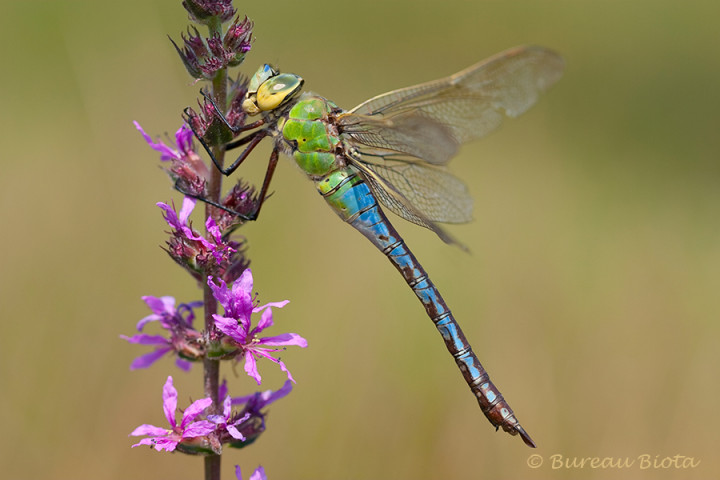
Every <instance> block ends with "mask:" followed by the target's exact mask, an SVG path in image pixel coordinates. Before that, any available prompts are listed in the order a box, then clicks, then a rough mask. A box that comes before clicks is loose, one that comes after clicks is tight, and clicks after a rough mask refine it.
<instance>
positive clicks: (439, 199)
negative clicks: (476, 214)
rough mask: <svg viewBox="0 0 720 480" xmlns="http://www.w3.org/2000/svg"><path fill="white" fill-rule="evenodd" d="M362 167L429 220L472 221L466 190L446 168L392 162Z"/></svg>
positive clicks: (471, 203) (471, 204) (470, 199)
mask: <svg viewBox="0 0 720 480" xmlns="http://www.w3.org/2000/svg"><path fill="white" fill-rule="evenodd" d="M361 161H362V160H361ZM363 163H365V164H366V166H367V168H368V169H370V170H372V171H373V172H374V173H375V174H377V175H379V176H381V177H382V178H384V179H385V180H386V181H387V182H388V183H390V184H392V186H393V187H395V189H396V190H397V191H398V192H399V193H401V194H402V195H403V197H405V199H406V200H407V201H408V202H409V203H410V204H412V205H413V206H414V207H415V208H416V209H417V210H418V211H420V212H421V213H422V214H423V215H424V216H425V217H426V218H427V219H429V220H431V221H433V222H443V223H465V222H469V221H470V220H472V208H473V201H472V197H471V196H470V193H469V192H468V189H467V186H466V185H465V184H464V183H463V182H462V181H461V180H460V179H459V178H457V177H455V176H454V175H452V174H450V173H449V172H448V171H447V170H445V169H444V168H439V167H434V166H431V165H423V164H419V163H407V162H396V161H393V160H388V161H386V162H384V163H383V164H380V163H378V164H368V163H366V162H363Z"/></svg>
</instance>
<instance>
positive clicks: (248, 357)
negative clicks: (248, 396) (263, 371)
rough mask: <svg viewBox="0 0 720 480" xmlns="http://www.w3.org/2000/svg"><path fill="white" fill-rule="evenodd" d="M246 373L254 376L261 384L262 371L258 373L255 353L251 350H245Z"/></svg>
mask: <svg viewBox="0 0 720 480" xmlns="http://www.w3.org/2000/svg"><path fill="white" fill-rule="evenodd" d="M245 373H247V374H248V375H250V376H251V377H252V378H254V379H255V381H256V382H257V384H258V385H260V384H261V378H260V373H258V369H257V363H256V362H255V357H253V354H252V352H250V351H247V352H245Z"/></svg>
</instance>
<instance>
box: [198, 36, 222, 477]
mask: <svg viewBox="0 0 720 480" xmlns="http://www.w3.org/2000/svg"><path fill="white" fill-rule="evenodd" d="M209 30H210V35H211V36H212V35H213V34H221V30H222V26H221V25H220V22H217V23H214V24H211V25H209ZM212 96H213V99H214V100H215V104H216V105H218V106H220V108H222V109H223V110H224V109H225V106H226V105H227V69H224V68H223V69H221V70H220V71H218V73H217V75H216V76H215V78H213V82H212ZM212 151H213V155H215V158H216V159H217V161H218V163H219V164H220V166H222V165H223V162H224V160H225V147H224V146H222V145H221V146H214V147H212ZM210 172H211V173H210V181H209V182H208V198H209V199H210V200H212V201H214V202H219V201H220V193H221V191H222V177H223V176H222V173H221V172H220V170H219V169H217V168H211V169H210ZM211 208H212V207H210V205H209V204H205V219H206V220H207V218H208V217H209V216H210V209H211ZM203 300H204V301H205V332H206V334H207V336H208V339H211V338H214V337H215V336H216V335H215V331H216V330H215V322H214V320H213V314H216V313H217V301H216V300H215V297H213V295H212V290H210V287H209V286H208V285H207V283H206V284H205V285H204V287H203ZM203 367H204V369H203V372H204V375H203V383H204V390H205V396H206V397H210V398H212V401H213V404H212V407H211V410H212V412H213V413H215V414H217V413H220V411H221V410H220V400H219V398H218V388H219V385H220V362H219V361H218V360H210V359H208V358H207V357H206V358H205V360H204V362H203ZM220 460H221V457H220V455H209V456H207V457H205V480H220Z"/></svg>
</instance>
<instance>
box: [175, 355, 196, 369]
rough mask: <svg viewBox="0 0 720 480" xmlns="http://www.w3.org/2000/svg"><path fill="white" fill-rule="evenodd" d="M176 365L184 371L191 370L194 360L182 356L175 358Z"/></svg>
mask: <svg viewBox="0 0 720 480" xmlns="http://www.w3.org/2000/svg"><path fill="white" fill-rule="evenodd" d="M175 365H176V366H177V367H178V368H179V369H180V370H182V371H183V372H189V371H190V369H191V368H192V362H188V361H187V360H184V359H182V358H180V357H177V358H176V359H175Z"/></svg>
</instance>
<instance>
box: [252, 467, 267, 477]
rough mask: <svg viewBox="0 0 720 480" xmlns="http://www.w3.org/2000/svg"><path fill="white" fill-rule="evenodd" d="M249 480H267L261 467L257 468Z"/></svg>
mask: <svg viewBox="0 0 720 480" xmlns="http://www.w3.org/2000/svg"><path fill="white" fill-rule="evenodd" d="M250 480H267V477H266V476H265V469H264V468H263V467H262V466H260V467H258V468H257V470H255V472H253V474H252V475H250Z"/></svg>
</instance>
